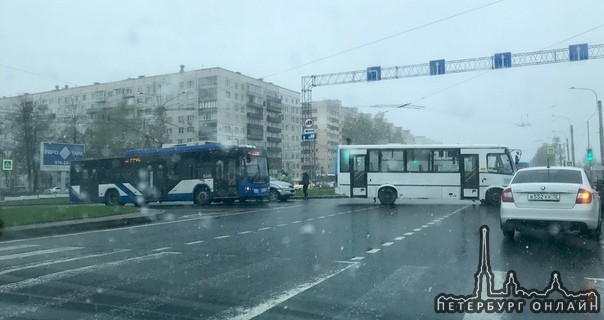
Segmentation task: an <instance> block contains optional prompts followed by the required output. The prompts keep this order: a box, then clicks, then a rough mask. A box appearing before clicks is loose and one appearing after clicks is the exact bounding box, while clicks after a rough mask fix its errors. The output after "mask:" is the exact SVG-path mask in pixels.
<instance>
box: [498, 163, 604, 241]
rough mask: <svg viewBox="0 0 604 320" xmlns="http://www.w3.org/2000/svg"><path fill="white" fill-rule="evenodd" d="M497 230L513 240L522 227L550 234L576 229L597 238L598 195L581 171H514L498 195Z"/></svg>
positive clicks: (599, 219)
mask: <svg viewBox="0 0 604 320" xmlns="http://www.w3.org/2000/svg"><path fill="white" fill-rule="evenodd" d="M500 213H501V230H502V231H503V234H504V236H505V237H507V238H513V237H514V233H515V231H516V230H521V229H523V228H527V227H528V228H533V229H546V230H548V231H550V232H551V233H553V234H554V233H557V232H558V231H566V230H580V231H582V232H583V233H585V234H588V235H590V236H592V237H593V238H595V239H599V238H600V236H601V233H602V214H601V208H600V196H599V195H598V191H597V190H596V189H595V188H594V187H592V186H591V184H590V182H589V178H588V176H587V174H586V173H585V171H584V170H583V169H581V168H574V167H532V168H526V169H521V170H518V172H516V174H515V175H514V177H513V178H512V180H511V182H510V184H509V186H508V188H506V189H505V190H503V192H502V193H501V208H500Z"/></svg>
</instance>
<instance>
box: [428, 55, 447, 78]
mask: <svg viewBox="0 0 604 320" xmlns="http://www.w3.org/2000/svg"><path fill="white" fill-rule="evenodd" d="M439 74H445V59H441V60H432V61H430V75H431V76H435V75H439Z"/></svg>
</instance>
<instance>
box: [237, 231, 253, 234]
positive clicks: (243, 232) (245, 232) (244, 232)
mask: <svg viewBox="0 0 604 320" xmlns="http://www.w3.org/2000/svg"><path fill="white" fill-rule="evenodd" d="M252 232H254V231H249V230H248V231H241V232H237V234H248V233H252Z"/></svg>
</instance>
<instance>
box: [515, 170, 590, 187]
mask: <svg viewBox="0 0 604 320" xmlns="http://www.w3.org/2000/svg"><path fill="white" fill-rule="evenodd" d="M582 180H583V179H582V178H581V172H580V171H577V170H559V169H543V170H527V171H519V172H517V173H516V176H515V177H514V179H513V180H512V183H527V182H528V183H530V182H558V183H579V184H580V183H582Z"/></svg>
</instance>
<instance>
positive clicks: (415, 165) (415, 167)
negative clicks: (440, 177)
mask: <svg viewBox="0 0 604 320" xmlns="http://www.w3.org/2000/svg"><path fill="white" fill-rule="evenodd" d="M407 171H410V172H427V171H432V170H431V168H430V150H422V149H411V150H407Z"/></svg>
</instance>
